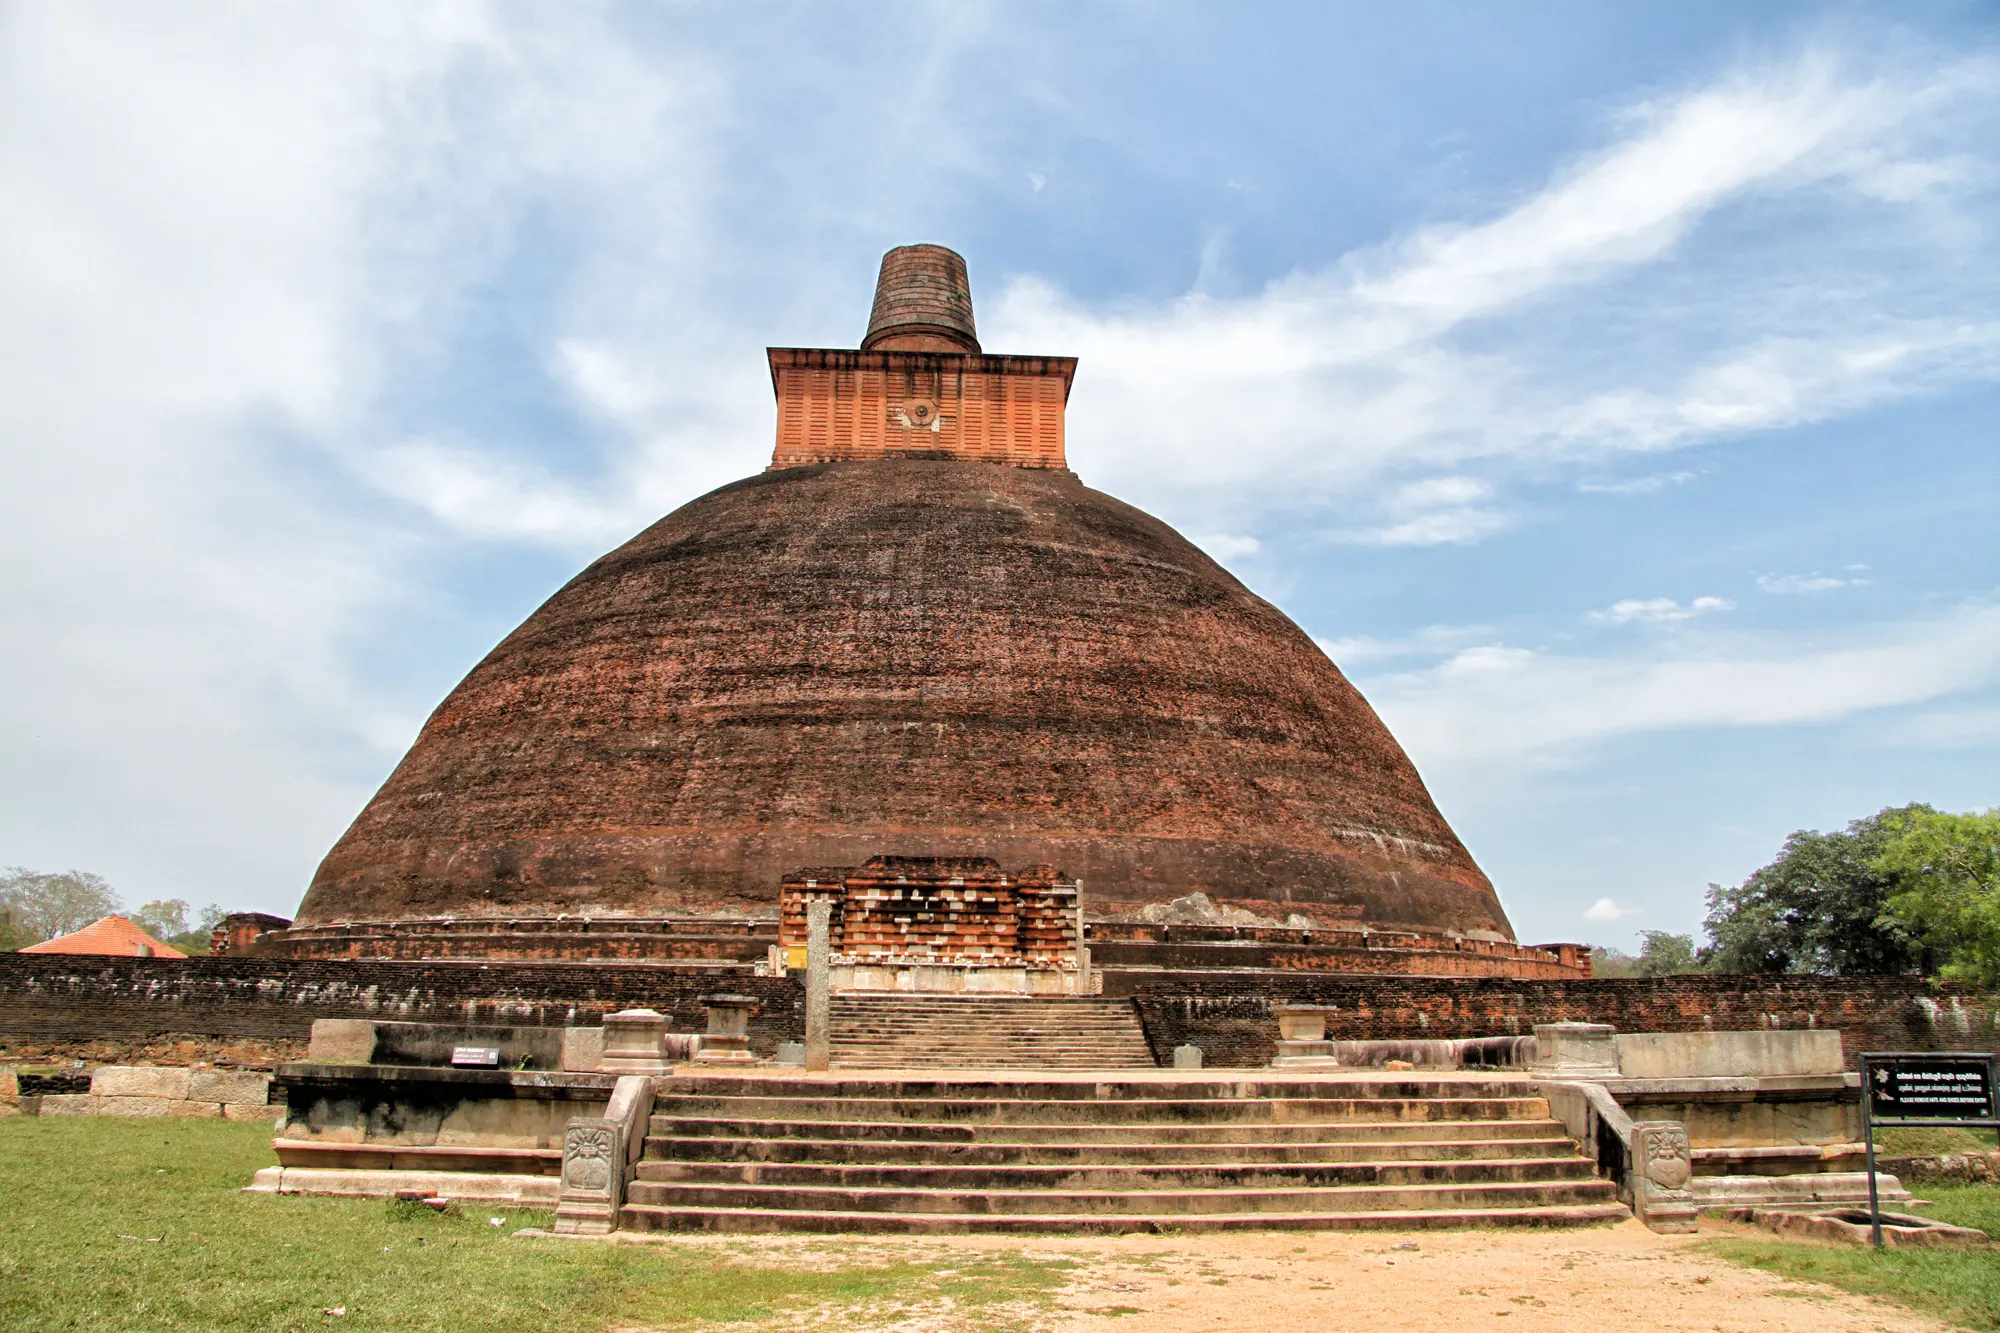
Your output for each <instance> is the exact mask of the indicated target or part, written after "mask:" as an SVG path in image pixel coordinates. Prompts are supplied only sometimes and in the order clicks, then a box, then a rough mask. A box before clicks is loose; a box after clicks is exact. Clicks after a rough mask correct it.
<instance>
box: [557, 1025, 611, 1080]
mask: <svg viewBox="0 0 2000 1333" xmlns="http://www.w3.org/2000/svg"><path fill="white" fill-rule="evenodd" d="M562 1067H563V1068H564V1069H565V1070H567V1071H568V1072H570V1073H572V1074H594V1073H596V1072H597V1071H598V1070H600V1069H602V1068H603V1067H604V1029H603V1028H564V1029H563V1036H562Z"/></svg>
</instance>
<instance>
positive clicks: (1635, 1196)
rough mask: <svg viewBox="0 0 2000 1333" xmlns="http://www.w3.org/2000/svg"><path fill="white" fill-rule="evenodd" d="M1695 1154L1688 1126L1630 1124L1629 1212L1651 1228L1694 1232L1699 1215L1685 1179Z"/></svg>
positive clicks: (1691, 1174) (1689, 1176) (1653, 1122)
mask: <svg viewBox="0 0 2000 1333" xmlns="http://www.w3.org/2000/svg"><path fill="white" fill-rule="evenodd" d="M1693 1179H1694V1155H1693V1153H1692V1152H1690V1151H1689V1148H1688V1136H1687V1127H1686V1126H1685V1125H1683V1124H1681V1123H1680V1122H1679V1121H1678V1120H1641V1121H1638V1122H1637V1123H1635V1124H1634V1125H1633V1126H1632V1212H1633V1213H1634V1214H1635V1215H1636V1216H1637V1217H1638V1218H1639V1220H1640V1221H1641V1222H1644V1223H1645V1224H1646V1225H1647V1226H1648V1227H1649V1228H1651V1229H1652V1230H1654V1231H1693V1230H1695V1229H1696V1226H1697V1222H1698V1219H1699V1216H1700V1211H1701V1210H1700V1206H1699V1205H1698V1204H1696V1202H1695V1198H1694V1195H1693V1193H1691V1192H1690V1191H1689V1189H1688V1182H1689V1181H1691V1180H1693Z"/></svg>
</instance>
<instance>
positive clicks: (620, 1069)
mask: <svg viewBox="0 0 2000 1333" xmlns="http://www.w3.org/2000/svg"><path fill="white" fill-rule="evenodd" d="M598 1068H600V1069H602V1070H604V1071H605V1072H606V1073H612V1074H664V1073H666V1072H667V1071H668V1070H669V1069H671V1068H672V1066H671V1065H670V1064H669V1063H668V1062H667V1018H666V1015H665V1014H662V1013H660V1012H659V1011H658V1010H655V1009H620V1010H619V1011H618V1012H617V1013H615V1014H606V1015H605V1016H604V1056H603V1058H602V1060H601V1061H600V1062H599V1064H598Z"/></svg>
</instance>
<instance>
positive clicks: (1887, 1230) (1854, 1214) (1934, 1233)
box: [1728, 1207, 1991, 1250]
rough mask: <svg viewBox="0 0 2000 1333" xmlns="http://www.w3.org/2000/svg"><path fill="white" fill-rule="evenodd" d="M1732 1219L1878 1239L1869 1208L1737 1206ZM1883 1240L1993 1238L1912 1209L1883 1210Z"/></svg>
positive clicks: (1896, 1244)
mask: <svg viewBox="0 0 2000 1333" xmlns="http://www.w3.org/2000/svg"><path fill="white" fill-rule="evenodd" d="M1728 1217H1729V1220H1730V1221H1732V1222H1748V1223H1750V1224H1751V1225H1753V1226H1760V1227H1763V1228H1764V1229H1765V1230H1766V1231H1775V1232H1777V1233H1778V1234H1779V1235H1781V1236H1792V1237H1798V1238H1801V1239H1805V1240H1829V1241H1834V1242H1836V1243H1839V1244H1845V1245H1872V1244H1873V1243H1874V1235H1873V1232H1874V1227H1873V1226H1872V1222H1873V1220H1874V1219H1872V1218H1870V1217H1869V1215H1868V1209H1867V1208H1865V1207H1862V1208H1834V1209H1827V1210H1824V1211H1816V1212H1810V1213H1801V1212H1791V1211H1788V1210H1786V1209H1782V1208H1733V1209H1731V1210H1730V1211H1729V1213H1728ZM1880 1218H1881V1221H1882V1244H1883V1247H1884V1248H1886V1249H1892V1250H1896V1249H1905V1248H1909V1247H1922V1248H1930V1247H1934V1246H1953V1247H1971V1246H1984V1245H1987V1244H1989V1243H1990V1241H1991V1238H1990V1237H1989V1236H1987V1234H1986V1233H1985V1232H1984V1231H1979V1230H1976V1229H1975V1228H1972V1227H1955V1226H1950V1225H1947V1224H1946V1223H1943V1222H1939V1221H1937V1220H1935V1219H1934V1218H1929V1217H1918V1216H1916V1215H1914V1214H1912V1213H1888V1212H1885V1213H1882V1214H1880Z"/></svg>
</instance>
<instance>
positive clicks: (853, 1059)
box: [832, 1047, 1153, 1070]
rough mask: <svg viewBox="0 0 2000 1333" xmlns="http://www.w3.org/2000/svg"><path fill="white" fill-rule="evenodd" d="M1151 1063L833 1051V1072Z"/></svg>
mask: <svg viewBox="0 0 2000 1333" xmlns="http://www.w3.org/2000/svg"><path fill="white" fill-rule="evenodd" d="M1152 1063H1153V1062H1152V1061H1151V1060H1141V1059H1139V1058H1138V1057H1137V1056H1134V1055H1131V1054H1129V1053H1127V1052H1123V1051H1103V1052H1089V1051H1086V1052H1075V1051H1067V1050H1066V1051H1063V1052H1060V1053H1058V1052H1050V1051H1037V1050H1035V1049H1034V1048H1032V1047H1030V1048H1028V1049H1026V1050H1010V1051H991V1052H986V1051H974V1052H958V1053H956V1054H954V1055H953V1056H952V1058H951V1059H949V1060H939V1059H935V1058H933V1057H932V1056H930V1055H928V1054H927V1053H925V1052H922V1051H871V1050H861V1051H852V1050H845V1049H842V1048H840V1047H835V1048H834V1052H833V1059H832V1065H833V1067H834V1068H835V1069H920V1068H923V1067H924V1066H926V1065H961V1066H969V1067H972V1068H977V1069H1020V1070H1029V1069H1075V1070H1089V1069H1145V1068H1150V1067H1151V1066H1152Z"/></svg>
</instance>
